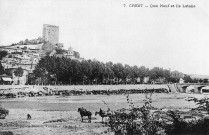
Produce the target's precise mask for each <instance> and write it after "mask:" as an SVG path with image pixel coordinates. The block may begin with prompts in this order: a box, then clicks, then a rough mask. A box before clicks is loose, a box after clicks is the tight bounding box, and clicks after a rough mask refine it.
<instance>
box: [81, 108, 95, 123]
mask: <svg viewBox="0 0 209 135" xmlns="http://www.w3.org/2000/svg"><path fill="white" fill-rule="evenodd" d="M78 112H79V113H80V115H81V121H82V122H83V116H88V119H89V123H91V115H92V113H91V112H90V111H87V110H86V109H84V108H83V107H82V108H78Z"/></svg>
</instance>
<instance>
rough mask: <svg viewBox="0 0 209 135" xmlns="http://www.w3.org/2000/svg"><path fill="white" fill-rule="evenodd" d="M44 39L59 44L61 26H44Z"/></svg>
mask: <svg viewBox="0 0 209 135" xmlns="http://www.w3.org/2000/svg"><path fill="white" fill-rule="evenodd" d="M43 39H44V40H45V41H49V42H51V43H52V44H58V43H59V26H54V25H49V24H44V25H43Z"/></svg>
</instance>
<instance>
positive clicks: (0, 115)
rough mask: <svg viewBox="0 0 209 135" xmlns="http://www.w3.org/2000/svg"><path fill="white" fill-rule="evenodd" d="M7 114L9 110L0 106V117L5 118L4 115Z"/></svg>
mask: <svg viewBox="0 0 209 135" xmlns="http://www.w3.org/2000/svg"><path fill="white" fill-rule="evenodd" d="M8 114H9V111H8V110H6V109H4V108H0V119H5V117H6V116H7V115H8Z"/></svg>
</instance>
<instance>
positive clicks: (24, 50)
mask: <svg viewBox="0 0 209 135" xmlns="http://www.w3.org/2000/svg"><path fill="white" fill-rule="evenodd" d="M0 51H1V52H3V51H5V52H7V53H6V56H5V57H3V58H2V60H1V64H2V66H3V68H4V70H5V71H6V72H7V74H5V73H4V74H3V75H0V77H1V84H14V85H15V84H20V85H21V84H22V85H23V84H27V80H28V76H30V75H32V74H33V71H34V70H35V66H36V65H37V63H38V62H39V60H40V59H41V58H43V57H45V56H46V55H49V56H55V57H66V58H70V59H76V60H79V61H80V60H81V58H80V54H79V52H76V51H74V50H73V48H72V47H69V48H68V50H64V49H63V43H59V27H58V26H54V25H48V24H44V25H43V36H42V37H38V38H37V39H32V40H28V39H25V40H22V41H20V42H18V43H13V44H12V45H9V46H0ZM18 67H21V68H22V69H23V75H22V76H21V77H17V76H15V75H14V71H15V70H16V69H17V68H18Z"/></svg>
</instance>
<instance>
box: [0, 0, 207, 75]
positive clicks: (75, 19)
mask: <svg viewBox="0 0 209 135" xmlns="http://www.w3.org/2000/svg"><path fill="white" fill-rule="evenodd" d="M124 4H126V7H124ZM130 4H143V7H142V8H141V7H135V8H134V7H129V6H130ZM160 4H170V5H172V4H174V5H176V4H179V5H182V4H185V5H187V4H190V5H195V8H170V7H169V8H160V7H158V8H151V7H150V6H151V5H160ZM145 5H146V6H148V7H144V6H145ZM43 24H51V25H57V26H59V42H60V43H64V48H66V49H67V48H68V47H70V46H71V47H72V48H73V49H74V50H76V51H78V52H79V53H80V55H81V57H84V58H85V59H97V60H99V61H102V62H108V61H112V62H113V63H118V62H119V63H122V64H129V65H131V66H133V65H137V66H146V67H149V68H153V67H156V66H157V67H163V68H165V69H169V68H170V69H171V70H178V71H181V72H183V73H186V74H202V75H209V1H206V0H0V45H10V44H12V43H17V42H19V41H20V40H24V39H26V38H27V39H34V38H37V37H39V36H42V30H43Z"/></svg>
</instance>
